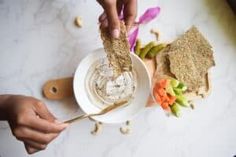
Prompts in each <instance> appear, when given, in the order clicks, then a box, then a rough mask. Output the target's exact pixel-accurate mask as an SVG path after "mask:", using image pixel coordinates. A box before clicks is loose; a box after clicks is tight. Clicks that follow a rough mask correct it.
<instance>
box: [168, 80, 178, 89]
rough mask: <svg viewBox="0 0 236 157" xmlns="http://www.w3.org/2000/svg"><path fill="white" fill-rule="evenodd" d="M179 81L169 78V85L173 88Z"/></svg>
mask: <svg viewBox="0 0 236 157" xmlns="http://www.w3.org/2000/svg"><path fill="white" fill-rule="evenodd" d="M179 83H180V82H179V81H178V80H176V79H171V80H170V84H171V86H172V87H173V88H174V87H178V85H179Z"/></svg>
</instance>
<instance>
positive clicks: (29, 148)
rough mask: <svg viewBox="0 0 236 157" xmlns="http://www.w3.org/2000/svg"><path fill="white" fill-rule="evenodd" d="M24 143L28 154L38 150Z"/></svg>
mask: <svg viewBox="0 0 236 157" xmlns="http://www.w3.org/2000/svg"><path fill="white" fill-rule="evenodd" d="M24 145H25V149H26V151H27V153H28V154H33V153H36V152H38V151H39V150H38V149H36V148H33V147H31V146H29V145H27V144H26V143H24Z"/></svg>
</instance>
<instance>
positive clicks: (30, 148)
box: [5, 96, 68, 154]
mask: <svg viewBox="0 0 236 157" xmlns="http://www.w3.org/2000/svg"><path fill="white" fill-rule="evenodd" d="M6 104H7V105H6V106H7V107H6V110H5V112H6V115H7V120H8V122H9V125H10V127H11V130H12V133H13V135H14V136H15V137H16V138H17V139H18V140H20V141H22V142H24V145H25V148H26V151H27V152H28V153H29V154H33V153H35V152H38V151H40V150H44V149H46V147H47V145H48V144H49V143H50V142H51V141H52V140H53V139H55V138H56V137H57V136H58V135H59V133H60V132H61V131H63V130H64V129H65V128H66V127H67V125H68V124H65V123H58V122H57V121H56V118H55V117H54V116H53V115H52V114H51V113H50V112H49V110H48V109H47V107H46V106H45V105H44V103H43V102H41V101H40V100H38V99H35V98H33V97H26V96H10V97H9V98H8V99H7V102H6Z"/></svg>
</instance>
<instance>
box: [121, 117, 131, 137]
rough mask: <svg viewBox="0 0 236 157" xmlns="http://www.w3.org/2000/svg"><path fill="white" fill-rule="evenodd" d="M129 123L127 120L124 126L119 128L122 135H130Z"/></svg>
mask: <svg viewBox="0 0 236 157" xmlns="http://www.w3.org/2000/svg"><path fill="white" fill-rule="evenodd" d="M130 126H131V123H130V121H129V120H128V121H126V122H125V126H122V127H120V132H121V133H122V134H123V135H128V134H130V133H131V127H130Z"/></svg>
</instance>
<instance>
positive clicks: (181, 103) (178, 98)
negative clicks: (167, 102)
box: [176, 95, 190, 107]
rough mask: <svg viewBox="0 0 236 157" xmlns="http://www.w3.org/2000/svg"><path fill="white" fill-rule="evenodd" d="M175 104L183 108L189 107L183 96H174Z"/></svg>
mask: <svg viewBox="0 0 236 157" xmlns="http://www.w3.org/2000/svg"><path fill="white" fill-rule="evenodd" d="M176 102H177V103H179V104H180V105H181V106H183V107H189V106H190V104H189V103H188V100H187V99H186V97H184V96H183V95H177V96H176Z"/></svg>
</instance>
